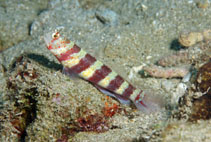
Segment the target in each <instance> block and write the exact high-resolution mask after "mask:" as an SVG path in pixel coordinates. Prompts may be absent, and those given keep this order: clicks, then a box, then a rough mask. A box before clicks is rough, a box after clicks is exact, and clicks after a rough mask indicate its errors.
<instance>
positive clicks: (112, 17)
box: [95, 9, 118, 26]
mask: <svg viewBox="0 0 211 142" xmlns="http://www.w3.org/2000/svg"><path fill="white" fill-rule="evenodd" d="M95 15H96V18H97V19H98V20H99V21H100V22H101V23H103V24H108V25H111V26H115V25H117V24H118V15H117V13H116V12H114V11H112V10H109V9H104V10H98V11H97V12H96V13H95Z"/></svg>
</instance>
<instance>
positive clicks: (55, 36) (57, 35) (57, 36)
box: [52, 32, 60, 39]
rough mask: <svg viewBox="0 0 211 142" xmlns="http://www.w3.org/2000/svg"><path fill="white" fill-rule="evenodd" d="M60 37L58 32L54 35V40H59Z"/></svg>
mask: <svg viewBox="0 0 211 142" xmlns="http://www.w3.org/2000/svg"><path fill="white" fill-rule="evenodd" d="M59 36H60V35H59V33H58V32H56V33H53V34H52V38H53V39H57V38H59Z"/></svg>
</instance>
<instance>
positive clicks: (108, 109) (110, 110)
mask: <svg viewBox="0 0 211 142" xmlns="http://www.w3.org/2000/svg"><path fill="white" fill-rule="evenodd" d="M118 110H119V106H118V105H117V104H113V106H108V103H107V102H106V103H105V107H104V110H103V114H104V115H105V116H106V117H112V116H113V115H115V114H116V113H117V112H118Z"/></svg>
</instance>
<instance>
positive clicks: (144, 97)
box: [133, 91, 164, 114]
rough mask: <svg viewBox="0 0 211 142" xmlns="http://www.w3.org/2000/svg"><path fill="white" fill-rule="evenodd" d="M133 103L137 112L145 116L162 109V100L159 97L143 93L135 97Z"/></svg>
mask: <svg viewBox="0 0 211 142" xmlns="http://www.w3.org/2000/svg"><path fill="white" fill-rule="evenodd" d="M133 102H134V104H135V105H136V107H137V109H138V110H141V111H142V112H144V113H147V114H149V113H153V112H157V111H161V110H162V109H163V107H164V99H163V97H162V96H161V95H155V94H153V93H149V92H145V91H144V92H142V93H141V94H139V95H137V97H136V99H135V100H134V101H133Z"/></svg>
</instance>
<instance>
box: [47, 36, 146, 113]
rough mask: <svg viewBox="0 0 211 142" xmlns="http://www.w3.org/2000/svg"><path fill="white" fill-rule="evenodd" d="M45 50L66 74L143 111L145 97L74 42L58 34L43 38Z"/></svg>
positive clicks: (141, 92) (140, 91)
mask: <svg viewBox="0 0 211 142" xmlns="http://www.w3.org/2000/svg"><path fill="white" fill-rule="evenodd" d="M45 42H46V44H47V48H48V49H49V50H50V51H51V52H52V53H53V54H54V55H55V56H56V58H57V59H58V60H59V61H60V63H61V64H62V65H63V66H64V67H65V70H66V71H67V72H73V73H76V74H77V75H79V76H80V77H81V78H83V79H85V80H87V81H89V82H91V83H93V84H94V85H95V86H98V88H100V90H101V91H102V92H104V93H106V94H107V95H110V96H113V97H115V98H117V99H118V100H119V101H120V102H122V103H128V101H129V102H130V101H132V102H133V103H134V104H135V105H136V107H137V108H139V109H142V110H145V109H147V104H145V102H144V98H145V97H144V96H145V95H146V94H145V93H144V92H143V91H142V90H139V89H136V88H135V87H133V86H132V85H131V84H130V83H128V82H127V81H125V80H124V79H123V78H122V77H121V76H120V75H118V74H117V73H116V72H115V71H113V70H111V69H110V68H109V67H108V66H106V65H104V64H103V63H102V62H100V61H98V60H96V59H95V58H94V57H93V56H91V55H90V54H88V53H87V52H85V51H84V50H83V49H81V48H80V47H78V46H77V45H76V44H74V42H72V41H69V40H67V39H66V38H63V37H62V36H60V33H59V32H54V33H53V34H52V35H51V34H47V35H46V36H45Z"/></svg>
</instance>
